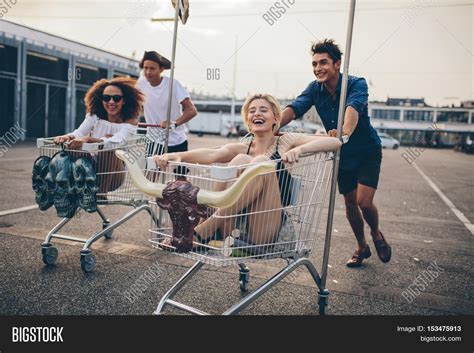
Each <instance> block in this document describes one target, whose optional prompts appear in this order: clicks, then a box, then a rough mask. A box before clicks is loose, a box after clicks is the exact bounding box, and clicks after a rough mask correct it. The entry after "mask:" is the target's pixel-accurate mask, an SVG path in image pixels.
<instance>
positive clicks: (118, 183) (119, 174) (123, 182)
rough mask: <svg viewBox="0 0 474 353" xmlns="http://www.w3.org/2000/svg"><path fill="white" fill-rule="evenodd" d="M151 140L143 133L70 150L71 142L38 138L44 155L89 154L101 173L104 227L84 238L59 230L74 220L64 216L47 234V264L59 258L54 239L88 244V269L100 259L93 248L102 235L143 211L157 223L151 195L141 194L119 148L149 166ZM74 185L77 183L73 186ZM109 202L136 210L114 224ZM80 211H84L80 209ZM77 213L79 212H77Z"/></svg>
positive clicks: (82, 260)
mask: <svg viewBox="0 0 474 353" xmlns="http://www.w3.org/2000/svg"><path fill="white" fill-rule="evenodd" d="M149 143H150V141H149V139H148V138H147V137H145V136H143V135H136V136H134V137H132V138H130V139H128V140H126V141H124V142H122V143H105V144H104V143H85V144H83V146H82V149H81V150H68V149H67V145H63V146H61V145H56V144H54V143H53V139H52V138H40V139H37V147H38V151H39V155H40V156H48V157H52V156H54V155H55V154H56V153H58V152H60V151H61V150H64V151H66V152H67V153H68V154H69V155H70V156H71V157H73V158H80V157H85V158H88V159H90V160H91V161H93V164H94V166H95V170H96V175H97V184H98V191H97V194H96V195H97V208H96V212H94V213H97V215H98V216H99V217H100V219H101V221H102V230H101V231H99V232H97V233H95V234H92V235H91V236H90V237H88V238H80V237H76V236H71V235H65V234H60V233H58V232H59V231H60V230H61V229H62V228H63V227H64V226H65V225H66V224H67V223H69V222H70V221H71V220H73V219H74V217H71V218H63V219H62V220H61V221H60V222H59V223H58V224H57V225H56V226H54V227H53V229H51V231H50V232H49V233H48V234H47V236H46V239H45V241H44V243H43V244H42V249H41V252H42V258H43V262H44V263H45V264H46V265H52V264H54V263H55V262H56V260H57V258H58V250H57V248H55V247H54V246H53V245H52V244H51V241H52V239H63V240H68V241H73V242H79V243H84V246H83V248H82V250H81V252H80V254H81V256H80V264H81V268H82V269H83V270H84V271H85V272H90V271H92V270H93V269H94V267H95V264H96V258H95V256H94V254H92V251H91V245H92V244H93V243H95V242H96V241H97V240H99V239H100V238H106V239H109V238H111V237H112V233H113V231H114V229H115V228H117V227H119V226H120V225H122V224H123V223H125V222H126V221H127V220H129V219H130V218H132V217H134V216H135V215H137V214H138V213H140V212H142V211H146V212H148V214H149V215H150V217H151V219H152V222H157V217H156V215H155V213H154V210H153V209H152V208H151V207H150V205H149V197H147V196H146V195H144V194H143V193H141V192H140V191H139V190H138V189H137V188H136V187H135V186H134V184H133V183H132V181H131V179H130V177H129V175H128V172H127V168H126V167H125V165H124V164H123V162H122V161H120V160H119V159H117V157H116V156H115V151H116V150H118V149H120V150H124V151H125V152H126V154H127V157H128V159H130V160H134V161H136V162H137V164H138V165H140V168H141V169H142V170H143V169H145V166H146V149H147V146H148V145H149ZM69 187H71V188H73V187H74V186H69ZM106 205H126V206H131V207H133V208H134V209H133V210H131V211H130V212H128V213H127V214H125V215H124V216H122V217H121V218H120V219H118V220H117V221H115V222H113V223H111V222H110V220H109V219H108V218H107V217H106V216H105V214H104V212H103V210H102V207H103V206H106ZM77 212H84V211H81V210H80V209H79V208H78V211H77ZM76 215H77V213H76Z"/></svg>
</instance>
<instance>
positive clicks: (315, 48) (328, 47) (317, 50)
mask: <svg viewBox="0 0 474 353" xmlns="http://www.w3.org/2000/svg"><path fill="white" fill-rule="evenodd" d="M311 52H312V53H313V54H312V55H314V54H322V53H327V54H328V55H329V57H330V58H331V59H332V61H333V62H336V61H339V60H341V57H342V51H341V49H339V46H338V45H337V44H336V43H335V42H334V39H325V40H323V41H319V42H317V43H314V44H313V45H312V46H311Z"/></svg>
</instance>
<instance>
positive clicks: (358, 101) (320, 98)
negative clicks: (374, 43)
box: [288, 74, 381, 170]
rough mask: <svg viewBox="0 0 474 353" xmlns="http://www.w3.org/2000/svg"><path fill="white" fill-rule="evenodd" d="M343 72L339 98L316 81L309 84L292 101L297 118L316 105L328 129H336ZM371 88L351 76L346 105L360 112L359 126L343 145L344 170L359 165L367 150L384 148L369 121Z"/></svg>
mask: <svg viewBox="0 0 474 353" xmlns="http://www.w3.org/2000/svg"><path fill="white" fill-rule="evenodd" d="M341 83H342V74H339V81H338V83H337V88H336V99H335V100H334V101H333V100H332V99H331V95H330V93H329V92H328V91H327V89H326V88H325V87H324V85H323V84H321V83H319V82H317V81H313V82H311V83H310V84H309V85H308V87H306V89H305V90H304V91H303V92H302V93H301V94H300V95H299V96H298V97H296V99H295V100H294V101H293V102H292V103H291V104H289V105H288V106H289V107H292V108H293V110H294V112H295V116H296V118H297V119H298V118H301V117H302V116H303V115H304V114H305V113H306V112H307V111H308V110H309V109H310V108H311V107H312V106H313V105H314V106H315V108H316V110H317V112H318V114H319V116H320V117H321V120H322V123H323V125H324V128H325V129H326V131H329V130H332V129H337V116H338V112H339V99H340V97H341ZM368 97H369V93H368V87H367V83H366V82H365V79H363V78H361V77H355V76H350V75H349V80H348V82H347V95H346V107H348V106H351V107H353V108H354V109H355V110H357V112H358V113H359V120H358V122H357V126H356V128H355V130H354V132H353V133H352V135H351V137H350V138H349V141H348V142H347V143H346V144H344V145H343V146H342V148H341V161H340V164H339V166H340V168H341V169H346V170H350V169H354V168H357V165H358V164H359V162H360V160H361V159H363V158H364V157H365V156H366V155H367V154H368V153H370V152H373V151H375V150H377V149H380V148H381V141H380V138H379V136H378V135H377V132H376V131H375V129H374V128H373V127H372V125H371V124H370V118H369V115H368Z"/></svg>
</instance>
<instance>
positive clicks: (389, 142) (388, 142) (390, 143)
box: [378, 132, 400, 150]
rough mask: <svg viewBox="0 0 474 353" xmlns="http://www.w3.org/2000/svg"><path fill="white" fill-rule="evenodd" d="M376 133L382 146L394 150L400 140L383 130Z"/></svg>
mask: <svg viewBox="0 0 474 353" xmlns="http://www.w3.org/2000/svg"><path fill="white" fill-rule="evenodd" d="M378 135H379V137H380V140H381V141H382V148H392V149H394V150H396V149H397V148H398V147H399V146H400V142H399V141H398V140H397V139H395V138H393V137H392V136H390V135H387V134H386V133H384V132H379V133H378Z"/></svg>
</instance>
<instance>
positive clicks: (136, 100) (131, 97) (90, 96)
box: [84, 77, 145, 121]
mask: <svg viewBox="0 0 474 353" xmlns="http://www.w3.org/2000/svg"><path fill="white" fill-rule="evenodd" d="M135 83H136V80H134V79H132V78H128V77H116V78H114V79H111V80H107V79H102V80H99V81H96V82H95V83H94V84H93V85H92V87H91V88H89V90H88V91H87V93H86V96H85V98H84V101H85V103H86V109H87V112H88V113H89V114H91V115H93V114H95V115H97V116H98V117H99V119H103V120H107V111H106V110H105V108H104V106H103V104H102V94H103V93H104V90H105V88H106V87H108V86H115V87H118V88H120V90H121V91H122V94H123V100H124V102H125V103H126V104H125V105H124V106H122V111H121V112H120V115H121V117H122V119H123V120H124V121H127V120H129V119H135V118H137V117H138V116H139V115H140V112H141V109H142V105H143V101H144V99H145V97H144V95H143V93H142V92H141V91H140V90H139V89H137V88H135Z"/></svg>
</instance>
